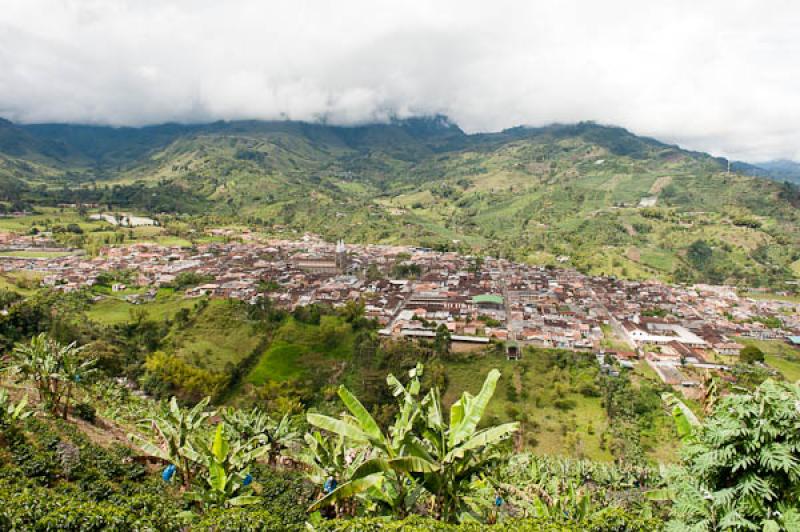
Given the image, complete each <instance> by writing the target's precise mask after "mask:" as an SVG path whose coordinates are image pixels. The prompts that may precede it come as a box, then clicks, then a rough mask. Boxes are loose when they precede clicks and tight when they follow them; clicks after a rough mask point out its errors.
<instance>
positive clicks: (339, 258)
mask: <svg viewBox="0 0 800 532" xmlns="http://www.w3.org/2000/svg"><path fill="white" fill-rule="evenodd" d="M347 262H348V261H347V248H345V247H344V240H339V241H338V242H337V243H336V269H337V270H338V271H339V273H345V272H346V271H347V267H348V264H347Z"/></svg>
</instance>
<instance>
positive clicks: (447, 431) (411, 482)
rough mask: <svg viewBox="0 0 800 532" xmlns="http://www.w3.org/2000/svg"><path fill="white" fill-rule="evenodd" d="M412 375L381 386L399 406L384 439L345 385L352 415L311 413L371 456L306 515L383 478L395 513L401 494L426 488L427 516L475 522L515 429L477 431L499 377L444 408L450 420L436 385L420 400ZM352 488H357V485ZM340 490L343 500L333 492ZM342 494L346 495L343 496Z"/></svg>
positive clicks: (414, 374)
mask: <svg viewBox="0 0 800 532" xmlns="http://www.w3.org/2000/svg"><path fill="white" fill-rule="evenodd" d="M421 370H422V367H421V366H418V367H417V368H415V369H414V370H412V373H411V374H410V376H411V382H410V384H409V386H408V388H406V387H404V386H403V385H402V384H401V383H400V382H399V381H398V380H397V379H396V378H395V377H393V376H391V375H390V376H389V377H388V378H387V382H388V384H389V386H390V388H391V390H392V394H393V395H394V396H395V397H397V398H398V400H399V402H400V410H399V413H398V414H397V417H396V418H395V423H394V424H393V426H392V428H391V429H390V432H389V434H388V435H385V434H383V433H382V432H381V430H380V428H379V427H378V425H377V424H376V423H375V421H374V420H373V419H372V418H371V416H369V413H368V412H366V410H365V409H364V408H363V406H362V405H361V403H359V402H358V400H357V399H355V397H353V396H352V394H350V392H349V391H347V390H346V389H345V388H340V390H339V392H340V393H339V395H340V397H341V398H342V400H343V402H344V403H345V406H346V407H347V408H348V410H349V411H350V412H351V414H352V416H344V417H343V418H342V419H339V420H337V419H333V418H328V417H327V416H319V415H316V414H309V418H308V420H309V423H311V424H312V425H315V426H317V427H319V428H321V429H324V430H327V431H329V432H333V433H336V434H339V435H341V436H343V437H344V438H346V439H349V440H351V441H354V442H356V443H360V444H362V445H367V446H371V448H372V449H373V452H374V456H373V457H372V458H370V459H369V460H367V461H365V462H364V464H362V465H361V466H360V467H359V468H358V469H357V470H356V471H355V472H354V473H353V475H352V477H351V479H350V481H349V482H348V483H346V484H345V485H342V486H341V487H340V488H337V490H335V491H334V492H332V493H330V494H329V495H327V496H326V497H325V498H323V499H322V500H320V501H318V502H317V503H316V504H315V505H314V506H312V507H311V510H314V509H316V508H318V507H320V506H323V505H325V504H329V503H332V502H334V501H336V500H338V499H339V498H340V497H341V496H343V495H344V494H345V493H346V494H348V495H349V494H351V493H352V492H353V491H354V490H355V489H357V488H363V489H361V491H364V490H366V489H368V488H371V487H373V486H375V484H377V483H378V482H379V480H380V479H381V478H383V479H384V480H386V479H389V480H391V481H392V482H391V484H392V486H394V488H395V489H396V490H397V497H398V499H397V500H396V501H395V505H396V508H397V509H400V508H401V504H400V503H401V501H402V502H406V497H407V495H410V494H412V493H415V492H416V493H417V494H418V493H419V491H421V490H424V491H425V492H427V494H428V495H429V496H430V498H431V499H432V512H433V513H434V515H435V516H436V517H438V518H441V519H444V520H446V521H456V520H462V519H470V518H472V517H475V515H476V514H477V513H479V512H480V511H481V508H480V507H481V501H482V502H483V503H486V505H488V504H491V502H490V495H489V493H490V492H491V490H490V489H489V482H488V480H487V477H488V472H489V469H490V468H491V466H492V465H493V464H495V463H496V462H497V460H498V459H499V458H501V456H502V450H501V448H500V444H501V442H503V441H504V440H506V439H508V438H509V437H510V436H511V435H512V434H513V433H514V432H515V431H517V430H518V428H519V425H518V424H517V423H506V424H504V425H500V426H496V427H489V428H486V429H481V430H478V428H477V427H478V424H479V423H480V420H481V418H482V417H483V414H484V413H485V411H486V407H487V406H488V404H489V401H490V400H491V398H492V396H493V395H494V391H495V388H496V385H497V381H498V379H499V378H500V372H499V371H497V370H492V371H491V372H489V375H488V376H487V377H486V381H485V382H484V384H483V387H482V388H481V391H480V393H479V394H478V395H477V396H472V395H471V394H469V393H467V392H464V394H463V395H462V396H461V398H460V399H459V400H458V401H456V402H455V403H454V404H453V405H452V407H451V408H450V416H449V418H450V419H449V421H448V420H446V419H445V416H444V414H443V411H442V407H441V394H440V391H439V389H438V388H433V389H431V390H430V391H429V392H428V394H427V395H426V396H425V398H424V399H423V400H422V401H420V400H418V398H417V396H418V394H419V388H420V386H419V378H418V377H419V373H421ZM356 483H363V484H364V485H363V486H362V484H356ZM339 490H341V495H340V494H339V493H337V491H339ZM345 490H346V491H345Z"/></svg>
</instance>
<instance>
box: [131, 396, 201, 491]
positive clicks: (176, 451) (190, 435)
mask: <svg viewBox="0 0 800 532" xmlns="http://www.w3.org/2000/svg"><path fill="white" fill-rule="evenodd" d="M209 401H210V398H209V397H206V398H205V399H203V400H202V401H200V402H199V403H197V404H196V405H195V406H194V407H193V408H191V409H182V408H181V407H180V406H178V401H177V400H176V399H175V397H173V398H172V399H170V402H169V407H168V408H167V411H166V412H165V413H164V414H163V415H162V416H160V417H158V418H153V419H147V420H144V421H145V422H147V423H148V424H149V425H150V427H151V428H152V430H153V432H155V434H156V438H157V439H156V442H155V443H153V442H150V441H148V440H146V439H144V438H142V437H141V436H139V435H136V434H132V435H130V437H131V439H133V440H135V441H137V442H138V443H139V446H140V447H141V449H142V451H144V452H145V453H146V455H147V456H151V457H154V458H158V459H160V460H161V461H163V462H164V463H168V464H172V465H174V466H175V467H176V468H177V471H178V473H179V474H180V475H181V480H182V485H183V489H188V488H189V487H190V486H191V484H192V480H193V479H194V477H195V474H196V472H197V470H198V468H199V465H200V462H201V456H200V453H199V452H198V450H197V446H198V444H197V440H198V438H200V437H201V436H202V435H203V434H204V432H205V431H204V430H203V428H204V425H205V423H206V420H208V418H210V417H211V416H213V415H214V414H215V412H206V411H205V409H206V406H208V403H209Z"/></svg>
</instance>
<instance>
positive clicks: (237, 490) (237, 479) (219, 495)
mask: <svg viewBox="0 0 800 532" xmlns="http://www.w3.org/2000/svg"><path fill="white" fill-rule="evenodd" d="M268 450H269V449H268V448H267V447H265V446H260V447H259V446H256V447H255V448H248V445H247V444H246V443H245V444H243V443H242V441H241V440H238V439H237V440H234V442H233V443H231V442H230V441H228V439H227V438H226V437H225V425H224V424H222V423H220V424H218V425H217V429H216V431H215V433H214V436H213V440H212V443H211V445H210V446H209V445H201V446H200V454H199V461H200V463H201V464H202V465H203V467H204V469H205V474H204V478H203V480H204V483H203V484H202V487H201V488H200V489H198V490H195V491H193V492H192V493H190V494H189V498H190V499H192V500H195V501H198V502H200V503H201V504H202V506H203V508H204V509H207V508H221V507H231V506H246V505H250V504H254V503H256V502H258V500H259V499H258V497H255V496H253V495H251V494H250V493H251V492H252V486H251V483H252V481H253V477H252V476H251V475H250V466H251V464H252V463H253V462H255V460H256V459H258V458H259V457H260V456H263V455H264V454H266V453H267V451H268Z"/></svg>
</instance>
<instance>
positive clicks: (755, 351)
mask: <svg viewBox="0 0 800 532" xmlns="http://www.w3.org/2000/svg"><path fill="white" fill-rule="evenodd" d="M739 360H741V361H742V362H745V363H747V364H752V363H753V362H764V352H763V351H762V350H761V349H759V348H758V347H756V346H754V345H748V346H745V347H744V348H743V349H742V350H741V351H740V352H739Z"/></svg>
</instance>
